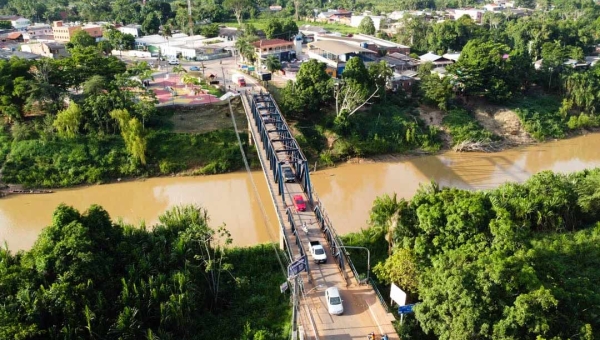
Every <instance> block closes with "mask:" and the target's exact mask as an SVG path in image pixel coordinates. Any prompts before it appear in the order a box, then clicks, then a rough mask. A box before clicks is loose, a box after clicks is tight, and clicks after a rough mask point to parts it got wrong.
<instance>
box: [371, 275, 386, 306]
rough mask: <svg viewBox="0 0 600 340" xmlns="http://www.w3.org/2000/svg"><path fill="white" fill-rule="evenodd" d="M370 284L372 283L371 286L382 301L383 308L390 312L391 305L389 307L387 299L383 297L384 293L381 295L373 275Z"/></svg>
mask: <svg viewBox="0 0 600 340" xmlns="http://www.w3.org/2000/svg"><path fill="white" fill-rule="evenodd" d="M369 284H370V285H371V287H372V288H373V290H374V291H375V294H376V295H377V298H378V299H379V302H381V306H383V309H385V311H386V312H388V313H389V312H390V307H388V304H387V302H386V301H385V299H384V298H383V295H381V292H380V291H379V289H378V288H377V284H376V283H375V281H373V278H371V277H370V278H369Z"/></svg>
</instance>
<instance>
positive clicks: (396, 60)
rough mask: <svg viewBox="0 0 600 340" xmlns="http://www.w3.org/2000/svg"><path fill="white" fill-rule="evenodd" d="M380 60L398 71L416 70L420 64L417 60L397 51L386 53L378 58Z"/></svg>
mask: <svg viewBox="0 0 600 340" xmlns="http://www.w3.org/2000/svg"><path fill="white" fill-rule="evenodd" d="M380 60H383V61H385V62H386V63H387V64H388V65H389V66H390V67H391V68H393V69H394V70H395V71H398V72H402V71H406V70H416V69H417V67H418V66H419V65H420V64H421V63H420V62H419V61H418V60H416V59H413V58H411V57H409V56H408V55H406V54H402V53H398V52H395V53H391V54H388V55H386V56H384V57H382V58H380Z"/></svg>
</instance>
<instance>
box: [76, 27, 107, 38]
mask: <svg viewBox="0 0 600 340" xmlns="http://www.w3.org/2000/svg"><path fill="white" fill-rule="evenodd" d="M81 29H82V30H84V31H86V32H88V34H89V35H90V36H91V37H92V38H95V39H96V41H100V40H102V33H103V31H104V30H103V29H102V26H100V25H97V24H85V25H84V26H82V27H81Z"/></svg>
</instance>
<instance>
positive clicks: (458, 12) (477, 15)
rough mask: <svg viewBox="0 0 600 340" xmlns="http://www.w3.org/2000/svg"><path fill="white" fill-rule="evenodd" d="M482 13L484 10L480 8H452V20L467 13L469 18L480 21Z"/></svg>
mask: <svg viewBox="0 0 600 340" xmlns="http://www.w3.org/2000/svg"><path fill="white" fill-rule="evenodd" d="M483 13H484V11H483V10H481V9H474V8H468V9H455V10H454V20H457V19H460V18H461V17H462V16H464V15H468V16H470V17H471V19H473V21H475V22H481V19H482V18H483Z"/></svg>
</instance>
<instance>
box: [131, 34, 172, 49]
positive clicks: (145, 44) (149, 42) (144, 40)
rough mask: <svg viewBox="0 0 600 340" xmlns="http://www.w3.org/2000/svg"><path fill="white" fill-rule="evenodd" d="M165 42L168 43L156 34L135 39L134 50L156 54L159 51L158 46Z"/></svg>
mask: <svg viewBox="0 0 600 340" xmlns="http://www.w3.org/2000/svg"><path fill="white" fill-rule="evenodd" d="M166 42H168V40H167V38H165V37H163V36H162V35H158V34H152V35H147V36H144V37H138V38H136V39H135V49H136V50H142V51H148V52H151V53H158V52H159V51H160V48H159V46H160V45H162V44H164V43H166Z"/></svg>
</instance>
